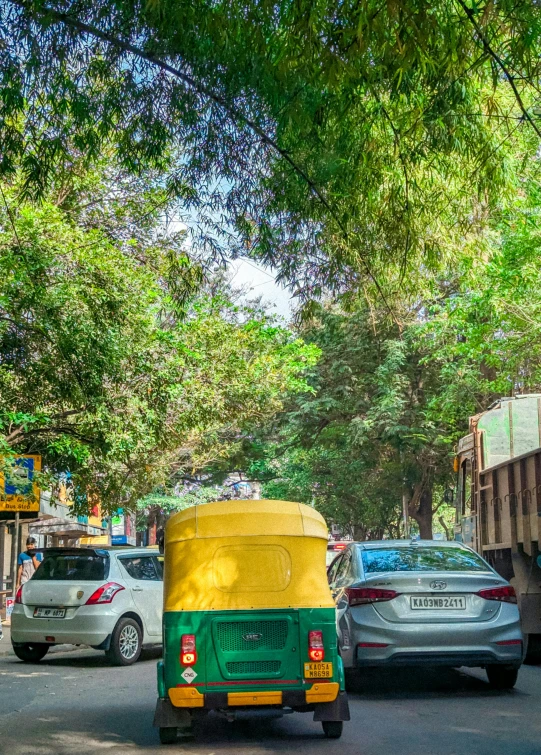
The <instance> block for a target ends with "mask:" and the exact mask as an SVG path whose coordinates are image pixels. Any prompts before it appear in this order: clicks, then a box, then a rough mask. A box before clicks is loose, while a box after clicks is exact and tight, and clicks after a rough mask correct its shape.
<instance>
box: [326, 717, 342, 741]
mask: <svg viewBox="0 0 541 755" xmlns="http://www.w3.org/2000/svg"><path fill="white" fill-rule="evenodd" d="M321 725H322V726H323V731H324V732H325V736H326V737H327V739H340V737H341V736H342V729H343V728H344V722H343V721H322V722H321Z"/></svg>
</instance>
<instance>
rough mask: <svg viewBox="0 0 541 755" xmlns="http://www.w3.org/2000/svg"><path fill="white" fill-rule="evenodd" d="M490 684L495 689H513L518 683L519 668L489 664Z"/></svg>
mask: <svg viewBox="0 0 541 755" xmlns="http://www.w3.org/2000/svg"><path fill="white" fill-rule="evenodd" d="M486 671H487V676H488V681H489V682H490V686H491V687H494V689H513V687H514V686H515V684H516V683H517V678H518V668H512V667H509V666H487V669H486Z"/></svg>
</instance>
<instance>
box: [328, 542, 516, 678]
mask: <svg viewBox="0 0 541 755" xmlns="http://www.w3.org/2000/svg"><path fill="white" fill-rule="evenodd" d="M328 579H329V584H330V586H331V590H332V592H333V595H334V599H335V601H336V605H337V628H338V645H339V648H340V654H341V656H342V659H343V662H344V667H345V669H346V671H347V670H348V669H349V670H350V672H351V671H353V670H354V669H361V668H363V667H367V666H384V665H385V666H390V665H393V666H406V665H409V666H418V665H422V664H424V665H440V666H482V667H484V668H485V669H486V672H487V675H488V679H489V682H490V683H491V684H492V685H493V686H494V687H497V688H499V689H510V688H511V687H513V686H514V685H515V682H516V680H517V674H518V669H519V668H520V665H521V663H522V656H523V637H522V632H521V629H520V616H519V611H518V606H517V598H516V595H515V591H514V589H513V587H512V586H511V585H510V584H509V582H507V581H506V580H505V579H502V577H500V576H499V574H497V573H496V572H495V571H494V570H493V569H492V568H491V567H490V566H489V565H488V564H487V562H486V561H484V560H483V559H482V558H481V557H480V556H478V555H477V554H476V553H475V552H474V551H472V550H471V549H470V548H467V547H466V546H464V545H462V544H461V543H454V542H441V541H432V540H418V541H410V540H382V541H378V542H375V541H368V542H364V543H352V544H350V545H349V546H348V547H347V548H346V550H344V551H343V552H342V553H341V554H340V555H339V556H338V557H337V558H335V560H334V561H333V562H332V564H331V565H330V567H329V570H328Z"/></svg>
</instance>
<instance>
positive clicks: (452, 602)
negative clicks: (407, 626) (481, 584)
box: [410, 595, 466, 611]
mask: <svg viewBox="0 0 541 755" xmlns="http://www.w3.org/2000/svg"><path fill="white" fill-rule="evenodd" d="M410 607H411V608H412V609H413V610H425V611H427V610H428V611H448V610H455V611H465V610H466V598H465V597H464V596H463V595H446V596H443V595H442V596H438V597H437V598H436V597H431V596H430V597H428V596H425V595H423V596H420V597H415V598H413V597H411V598H410Z"/></svg>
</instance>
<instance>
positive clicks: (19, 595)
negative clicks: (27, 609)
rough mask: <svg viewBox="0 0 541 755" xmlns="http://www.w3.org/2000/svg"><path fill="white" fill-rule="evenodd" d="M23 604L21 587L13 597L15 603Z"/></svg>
mask: <svg viewBox="0 0 541 755" xmlns="http://www.w3.org/2000/svg"><path fill="white" fill-rule="evenodd" d="M22 602H23V586H22V585H21V586H20V587H19V589H18V590H17V595H16V596H15V603H22Z"/></svg>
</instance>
